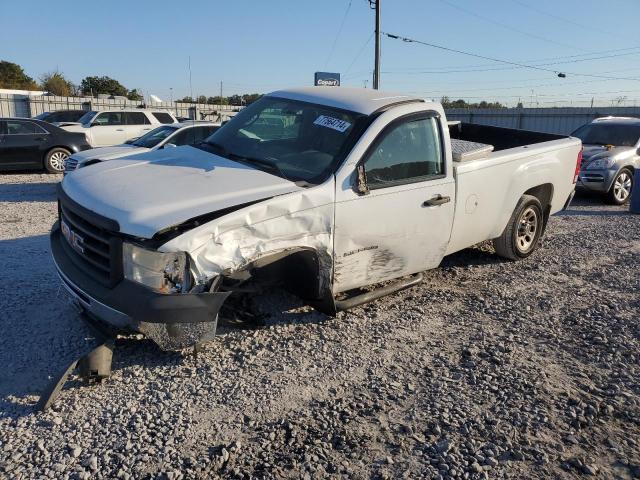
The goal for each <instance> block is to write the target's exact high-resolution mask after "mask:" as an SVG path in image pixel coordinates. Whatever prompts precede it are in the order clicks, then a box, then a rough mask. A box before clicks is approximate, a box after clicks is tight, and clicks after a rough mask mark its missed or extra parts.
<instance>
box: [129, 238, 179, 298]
mask: <svg viewBox="0 0 640 480" xmlns="http://www.w3.org/2000/svg"><path fill="white" fill-rule="evenodd" d="M122 257H123V258H122V263H123V270H124V277H125V278H126V279H127V280H132V281H134V282H138V283H141V284H142V285H146V286H147V287H149V288H151V289H153V290H155V291H157V292H160V293H178V292H186V291H187V290H188V283H190V280H191V279H190V274H189V272H188V264H187V254H186V253H185V252H171V253H163V252H157V251H155V250H147V249H144V248H140V247H137V246H135V245H132V244H131V243H126V242H125V243H124V245H123V248H122Z"/></svg>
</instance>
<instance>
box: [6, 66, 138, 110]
mask: <svg viewBox="0 0 640 480" xmlns="http://www.w3.org/2000/svg"><path fill="white" fill-rule="evenodd" d="M0 88H10V89H16V90H45V91H47V92H49V93H52V94H53V95H58V96H61V97H75V96H80V95H85V96H93V95H98V94H107V95H113V96H121V97H127V98H128V99H129V100H134V101H139V100H142V99H143V98H142V92H141V91H140V90H139V89H137V88H134V89H131V90H129V89H128V88H127V87H125V86H124V85H122V84H121V83H120V82H119V81H117V80H115V79H113V78H111V77H107V76H102V77H98V76H89V77H85V78H83V79H82V81H81V82H80V84H77V85H76V84H74V83H73V82H72V81H70V80H69V79H68V78H66V77H65V76H64V74H63V73H62V72H59V71H57V70H56V71H53V72H48V73H45V74H43V75H42V76H41V77H40V81H39V82H38V81H36V80H34V79H33V78H31V77H30V76H29V75H27V74H26V73H25V71H24V70H23V68H22V67H21V66H20V65H18V64H17V63H12V62H7V61H5V60H1V61H0Z"/></svg>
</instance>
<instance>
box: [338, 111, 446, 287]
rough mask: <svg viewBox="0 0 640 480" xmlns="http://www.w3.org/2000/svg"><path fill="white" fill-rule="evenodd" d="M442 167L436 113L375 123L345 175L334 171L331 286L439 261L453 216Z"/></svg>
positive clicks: (417, 268) (362, 283)
mask: <svg viewBox="0 0 640 480" xmlns="http://www.w3.org/2000/svg"><path fill="white" fill-rule="evenodd" d="M382 119H383V117H381V118H380V119H379V120H378V121H380V120H382ZM352 168H353V167H352ZM447 170H450V169H447V168H446V162H445V154H444V148H443V143H442V132H441V129H440V122H439V118H438V116H437V113H436V112H424V111H423V112H415V113H410V114H407V115H404V116H401V117H399V118H395V119H393V120H391V122H390V123H388V124H387V125H386V126H385V127H384V128H383V129H382V131H381V132H380V133H379V134H378V135H377V137H375V139H374V140H373V142H372V143H371V145H370V147H369V148H367V150H366V152H365V153H364V155H363V156H362V158H361V159H360V160H359V162H358V164H357V166H356V171H355V173H354V174H352V175H351V181H343V182H341V181H340V179H339V178H337V180H338V184H337V189H336V206H335V240H334V242H335V243H334V254H335V262H334V288H333V290H334V293H338V292H343V291H346V290H350V289H353V288H357V287H361V286H365V285H371V284H374V283H379V282H382V281H386V280H391V279H394V278H398V277H401V276H405V275H409V274H413V273H416V272H420V271H423V270H427V269H430V268H435V267H437V266H438V265H439V264H440V262H441V260H442V258H443V256H444V252H445V250H446V248H447V244H448V242H449V237H450V234H451V227H452V222H453V215H454V195H455V182H454V179H453V175H452V173H451V172H450V171H447ZM354 177H355V178H354ZM354 183H355V187H354Z"/></svg>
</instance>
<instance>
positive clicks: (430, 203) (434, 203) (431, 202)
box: [422, 194, 451, 207]
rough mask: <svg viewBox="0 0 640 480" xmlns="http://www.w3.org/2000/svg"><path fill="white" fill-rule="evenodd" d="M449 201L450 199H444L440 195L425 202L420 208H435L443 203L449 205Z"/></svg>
mask: <svg viewBox="0 0 640 480" xmlns="http://www.w3.org/2000/svg"><path fill="white" fill-rule="evenodd" d="M450 201H451V197H445V196H442V195H440V194H438V195H436V196H435V197H433V198H432V199H430V200H426V201H425V202H424V203H423V204H422V206H423V207H437V206H438V205H442V204H444V203H449V202H450Z"/></svg>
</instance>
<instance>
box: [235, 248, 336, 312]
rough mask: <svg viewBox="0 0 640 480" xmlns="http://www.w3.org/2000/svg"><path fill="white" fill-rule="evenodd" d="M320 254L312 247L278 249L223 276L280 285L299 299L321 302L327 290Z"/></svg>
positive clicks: (325, 267) (326, 272) (324, 262)
mask: <svg viewBox="0 0 640 480" xmlns="http://www.w3.org/2000/svg"><path fill="white" fill-rule="evenodd" d="M320 255H321V253H318V252H317V251H316V250H314V249H312V248H304V247H300V248H291V249H285V250H280V251H277V252H273V253H270V254H267V255H265V256H263V257H260V258H258V259H256V260H254V261H252V262H251V263H249V264H247V265H245V266H244V267H242V268H241V269H239V270H236V271H235V272H233V273H230V274H228V275H226V277H227V278H229V279H234V278H244V279H248V278H251V280H253V281H256V282H258V283H267V284H278V285H282V286H283V287H284V288H285V289H286V290H288V291H290V292H291V293H293V294H294V295H296V296H297V297H299V298H301V299H303V300H306V301H310V302H313V303H317V302H323V301H325V300H326V298H325V297H327V295H328V292H330V288H329V283H328V282H329V278H330V271H329V270H330V267H329V266H328V265H327V260H325V259H321V258H320Z"/></svg>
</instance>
